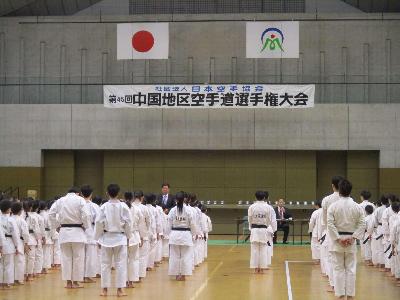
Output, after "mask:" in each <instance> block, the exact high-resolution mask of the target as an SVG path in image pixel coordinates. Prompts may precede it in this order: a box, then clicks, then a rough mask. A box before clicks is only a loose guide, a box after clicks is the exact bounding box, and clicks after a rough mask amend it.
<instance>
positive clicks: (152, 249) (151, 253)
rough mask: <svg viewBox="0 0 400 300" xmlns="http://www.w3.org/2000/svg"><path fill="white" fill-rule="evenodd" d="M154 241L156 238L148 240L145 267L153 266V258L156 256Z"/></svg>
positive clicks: (155, 241)
mask: <svg viewBox="0 0 400 300" xmlns="http://www.w3.org/2000/svg"><path fill="white" fill-rule="evenodd" d="M156 243H157V239H156V238H154V239H152V240H150V242H149V248H150V251H149V255H148V259H147V267H148V268H154V260H155V258H156Z"/></svg>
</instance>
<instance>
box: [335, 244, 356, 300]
mask: <svg viewBox="0 0 400 300" xmlns="http://www.w3.org/2000/svg"><path fill="white" fill-rule="evenodd" d="M331 255H332V259H333V260H332V261H333V265H332V269H333V278H334V286H335V295H336V296H337V297H339V296H343V295H347V296H353V297H354V296H355V293H356V289H355V284H356V267H357V252H356V251H354V252H351V251H350V252H338V251H331Z"/></svg>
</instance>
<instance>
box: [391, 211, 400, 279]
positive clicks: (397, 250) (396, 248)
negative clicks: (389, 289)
mask: <svg viewBox="0 0 400 300" xmlns="http://www.w3.org/2000/svg"><path fill="white" fill-rule="evenodd" d="M390 242H391V244H392V247H393V248H392V251H391V253H392V258H391V259H393V264H394V276H395V278H396V285H397V286H399V287H400V214H399V213H397V219H396V221H395V223H394V225H393V230H392V231H391V236H390Z"/></svg>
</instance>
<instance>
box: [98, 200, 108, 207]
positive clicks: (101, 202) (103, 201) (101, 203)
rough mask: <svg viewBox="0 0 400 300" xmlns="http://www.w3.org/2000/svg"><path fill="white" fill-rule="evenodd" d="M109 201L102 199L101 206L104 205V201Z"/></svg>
mask: <svg viewBox="0 0 400 300" xmlns="http://www.w3.org/2000/svg"><path fill="white" fill-rule="evenodd" d="M107 202H108V199H101V205H100V206H102V205H103V204H104V203H107Z"/></svg>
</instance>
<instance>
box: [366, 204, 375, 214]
mask: <svg viewBox="0 0 400 300" xmlns="http://www.w3.org/2000/svg"><path fill="white" fill-rule="evenodd" d="M365 212H366V213H367V215H371V214H372V213H373V212H374V207H373V206H372V205H367V206H366V207H365Z"/></svg>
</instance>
